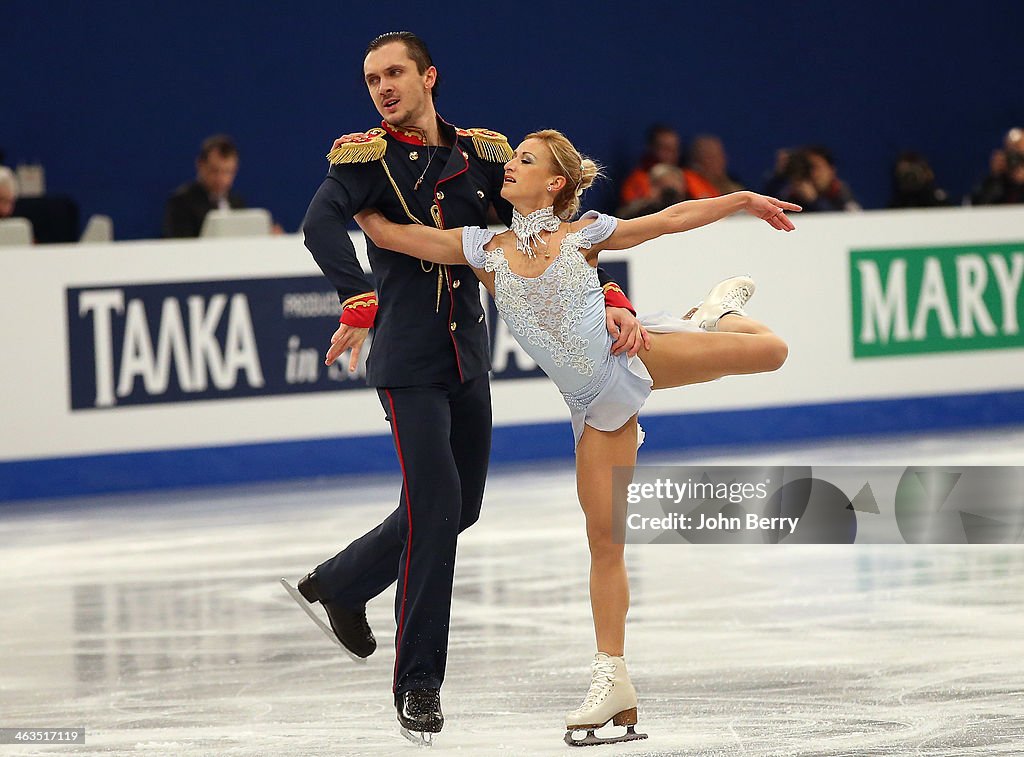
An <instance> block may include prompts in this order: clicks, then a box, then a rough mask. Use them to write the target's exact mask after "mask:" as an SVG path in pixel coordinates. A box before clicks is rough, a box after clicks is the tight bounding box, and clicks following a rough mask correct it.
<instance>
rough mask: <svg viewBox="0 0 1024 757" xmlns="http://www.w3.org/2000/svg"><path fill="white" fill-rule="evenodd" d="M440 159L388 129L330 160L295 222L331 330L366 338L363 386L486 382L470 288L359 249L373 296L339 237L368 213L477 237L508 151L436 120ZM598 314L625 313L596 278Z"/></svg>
mask: <svg viewBox="0 0 1024 757" xmlns="http://www.w3.org/2000/svg"><path fill="white" fill-rule="evenodd" d="M438 125H439V127H440V128H441V131H442V133H443V135H444V137H445V141H447V142H448V143H450V144H451V147H443V146H427V145H426V144H425V143H424V141H423V138H422V134H420V133H419V132H414V131H406V130H402V129H398V128H395V127H392V126H391V125H390V124H388V123H387V122H384V123H382V124H381V128H379V129H371V130H370V131H368V132H366V133H365V134H363V135H361V136H360V137H359V138H357V139H356V140H355V141H352V142H349V143H346V144H344V145H342V146H341V147H339V148H338V149H337V150H334V151H332V153H331V155H330V156H329V157H330V158H331V162H332V165H331V168H330V171H329V172H328V174H327V178H326V179H324V182H323V184H321V185H320V189H319V190H318V191H317V193H316V195H315V196H314V197H313V201H312V202H311V203H310V206H309V209H308V210H307V211H306V218H305V220H304V221H303V232H304V235H305V244H306V247H307V248H308V249H309V251H310V252H311V253H312V254H313V257H314V259H315V260H316V262H317V264H318V265H319V266H320V268H321V270H323V272H324V274H325V275H326V276H327V278H328V279H330V281H331V283H332V284H333V285H334V287H335V288H336V289H337V290H338V296H339V298H340V300H341V302H342V307H343V310H342V316H341V322H342V323H347V324H349V325H352V326H359V327H363V328H373V329H374V334H373V343H372V345H371V347H370V354H369V355H368V357H367V363H366V380H367V383H368V384H369V385H370V386H415V385H420V384H428V383H433V382H437V381H445V380H450V379H452V378H456V377H457V378H458V380H460V381H468V380H470V379H473V378H476V377H477V376H480V375H481V374H483V373H486V372H487V371H488V370H490V353H489V343H488V337H487V328H486V324H485V323H484V314H483V308H482V307H481V302H480V282H479V280H478V279H477V277H476V275H475V274H474V273H473V270H472V269H471V268H470V267H469V266H464V265H451V266H449V265H438V264H435V263H429V262H426V261H422V260H419V259H417V258H414V257H410V256H408V255H403V254H399V253H396V252H392V251H390V250H385V249H381V248H379V247H377V246H376V245H375V244H373V242H372V241H371V240H370V239H367V240H366V245H367V253H368V257H369V260H370V268H371V270H372V271H373V276H374V278H375V279H376V287H374V285H373V284H371V282H370V281H369V279H368V278H367V277H366V275H365V274H364V273H363V270H362V267H361V266H360V264H359V261H358V260H357V259H356V253H355V248H354V247H353V246H352V241H351V239H350V238H349V234H348V229H347V227H348V224H349V222H350V221H351V220H352V217H353V216H354V215H355V214H356V213H358V212H359V211H360V210H363V209H365V208H376V209H378V210H379V211H380V212H382V213H383V214H384V216H385V217H386V218H387V219H388V220H390V221H393V222H395V223H422V224H430V225H434V226H437V227H438V228H457V227H459V226H484V225H486V223H487V211H488V208H489V206H490V205H491V204H492V203H493V204H494V206H495V208H496V210H497V211H498V215H499V217H500V218H501V219H502V221H503V222H505V223H506V224H508V223H510V221H511V217H512V209H511V206H510V205H509V204H508V202H507V201H505V200H504V199H502V197H501V196H500V192H501V187H502V183H503V180H504V164H505V162H506V161H508V160H509V159H510V158H511V157H512V150H511V148H510V147H509V144H508V141H507V140H506V139H505V137H503V136H502V135H501V134H498V133H497V132H493V131H489V130H486V129H469V130H465V129H457V128H455V127H454V126H452V125H451V124H448V123H446V122H444V121H443V120H441V119H438ZM599 273H600V275H601V280H602V284H603V285H604V287H605V298H606V302H607V303H608V304H609V305H615V306H620V307H628V308H630V309H632V306H631V305H630V304H629V301H628V300H627V299H626V298H625V295H624V294H623V293H622V291H621V289H619V288H618V285H617V284H615V282H613V281H611V280H610V279H609V278H608V277H607V275H606V274H604V272H603V271H600V272H599Z"/></svg>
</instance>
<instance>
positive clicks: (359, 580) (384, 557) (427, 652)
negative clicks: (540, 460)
mask: <svg viewBox="0 0 1024 757" xmlns="http://www.w3.org/2000/svg"><path fill="white" fill-rule="evenodd" d="M377 394H378V395H379V396H380V401H381V404H382V405H383V406H384V412H385V414H386V415H387V418H388V421H389V422H390V423H391V432H392V436H393V438H394V442H395V452H396V453H397V455H398V463H399V466H400V467H401V469H402V494H401V501H400V502H399V505H398V507H397V508H396V509H395V511H394V512H393V513H391V515H389V516H388V517H387V518H385V519H384V522H383V523H381V524H380V525H379V526H377V527H376V528H374V529H373V530H371V531H369V532H368V533H366V534H364V535H363V536H361V537H360V538H358V539H356V540H355V541H354V542H352V543H351V544H350V545H349V546H347V547H346V548H345V549H344V550H342V551H341V552H340V553H338V554H337V555H336V556H334V557H332V558H331V559H330V560H327V561H326V562H324V563H323V564H321V565H320V566H319V567H317V569H316V572H317V582H318V584H319V586H320V588H321V591H322V593H323V594H325V595H326V596H325V597H324V598H325V599H327V600H329V601H333V602H337V603H338V604H340V605H341V606H343V607H358V606H359V605H362V604H363V603H364V602H366V601H367V600H369V599H372V598H373V597H375V596H377V595H378V594H380V593H381V592H382V591H384V589H386V588H387V587H388V586H390V585H391V584H392V583H394V582H395V581H396V580H397V581H398V590H397V592H396V594H395V622H396V624H397V629H398V630H397V633H396V637H395V677H394V691H395V693H396V694H400V693H403V692H406V691H409V690H411V689H439V688H441V683H442V682H443V681H444V670H445V663H446V661H447V658H448V623H449V618H450V614H451V603H452V581H453V579H454V573H455V548H456V544H457V542H458V535H459V533H460V532H461V531H463V530H465V529H466V528H468V527H469V526H471V525H473V524H474V523H475V522H476V520H477V518H478V517H479V516H480V504H481V502H482V500H483V494H484V481H485V479H486V477H487V464H488V460H489V458H490V452H491V388H490V384H489V380H488V376H487V374H484V375H482V376H480V377H478V378H476V379H472V380H470V381H467V382H466V383H464V384H460V383H459V382H458V381H457V380H455V381H452V382H450V383H443V384H428V385H424V386H408V387H395V388H389V389H378V390H377Z"/></svg>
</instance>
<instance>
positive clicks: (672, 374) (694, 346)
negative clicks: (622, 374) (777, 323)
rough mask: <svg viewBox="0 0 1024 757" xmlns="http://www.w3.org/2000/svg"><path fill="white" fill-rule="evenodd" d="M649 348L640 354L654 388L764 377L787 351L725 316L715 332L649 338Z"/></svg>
mask: <svg viewBox="0 0 1024 757" xmlns="http://www.w3.org/2000/svg"><path fill="white" fill-rule="evenodd" d="M650 337H651V348H650V349H649V350H647V349H641V350H640V354H639V357H640V359H641V360H643V361H644V365H645V366H647V370H648V371H650V374H651V378H653V379H654V388H655V389H667V388H669V387H673V386H685V385H687V384H699V383H702V382H704V381H713V380H715V379H717V378H721V377H722V376H734V375H739V374H745V373H765V372H767V371H775V370H778V369H779V368H781V367H782V364H783V363H785V362H786V357H787V355H788V354H789V348H788V347H787V346H786V343H785V342H784V341H783V340H782V338H781V337H779V336H778V335H776V334H775V333H773V332H772V330H771V329H769V328H768V327H767V326H765V325H764V324H763V323H759V322H758V321H755V320H753V319H752V318H747V317H746V316H742V315H738V314H736V313H730V314H728V315H725V316H722V318H721V320H719V321H718V325H717V331H714V332H710V333H706V332H703V331H698V332H673V333H668V334H655V333H652V334H650Z"/></svg>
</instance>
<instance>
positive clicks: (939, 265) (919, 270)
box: [850, 242, 1024, 372]
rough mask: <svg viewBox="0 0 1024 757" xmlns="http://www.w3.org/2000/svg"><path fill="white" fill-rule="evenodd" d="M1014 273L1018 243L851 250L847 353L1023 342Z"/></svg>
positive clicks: (1021, 248)
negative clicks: (849, 348) (850, 342)
mask: <svg viewBox="0 0 1024 757" xmlns="http://www.w3.org/2000/svg"><path fill="white" fill-rule="evenodd" d="M1022 278H1024V242H1008V243H1005V244H976V245H963V246H958V247H904V248H891V249H874V250H851V251H850V295H851V310H852V315H853V318H852V326H853V356H854V357H855V358H866V357H887V356H889V355H916V354H921V353H927V352H955V351H961V350H997V349H1009V348H1014V347H1018V348H1019V347H1024V334H1022V333H1021V329H1020V318H1021V311H1022V310H1024V302H1022V293H1024V292H1022V287H1021V280H1022ZM1021 370H1022V372H1024V365H1022V366H1021Z"/></svg>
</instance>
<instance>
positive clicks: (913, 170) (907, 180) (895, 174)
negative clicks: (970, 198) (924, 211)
mask: <svg viewBox="0 0 1024 757" xmlns="http://www.w3.org/2000/svg"><path fill="white" fill-rule="evenodd" d="M949 204H950V202H949V195H948V194H946V191H945V190H943V189H940V188H939V187H937V186H936V185H935V172H934V171H932V167H931V166H930V165H928V161H927V160H926V159H925V157H924V156H923V155H921V154H919V153H916V152H912V151H910V150H908V151H905V152H902V153H900V156H899V157H898V158H896V163H895V164H894V165H893V168H892V199H891V200H890V201H889V207H890V208H936V207H942V206H945V205H949Z"/></svg>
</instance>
